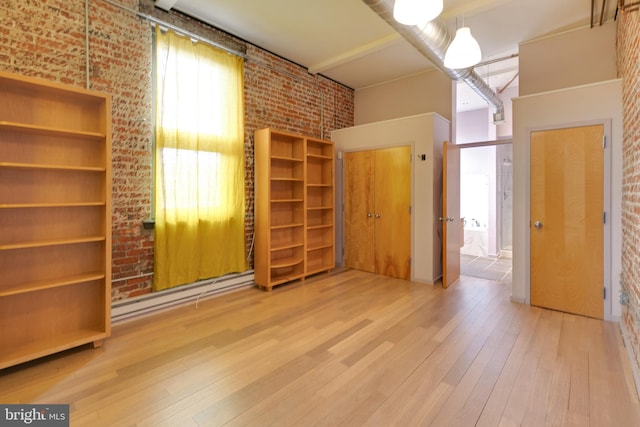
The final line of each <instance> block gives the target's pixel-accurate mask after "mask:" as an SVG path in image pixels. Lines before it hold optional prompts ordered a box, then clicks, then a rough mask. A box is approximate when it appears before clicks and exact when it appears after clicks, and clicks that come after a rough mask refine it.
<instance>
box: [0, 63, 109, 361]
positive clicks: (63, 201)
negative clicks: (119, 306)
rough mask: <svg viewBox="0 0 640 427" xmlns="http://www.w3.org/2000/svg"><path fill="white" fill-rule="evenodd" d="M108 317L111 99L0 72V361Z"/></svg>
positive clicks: (72, 337)
mask: <svg viewBox="0 0 640 427" xmlns="http://www.w3.org/2000/svg"><path fill="white" fill-rule="evenodd" d="M110 322H111V99H110V97H109V95H106V94H102V93H97V92H93V91H89V90H83V89H78V88H71V87H68V86H64V85H61V84H56V83H51V82H45V81H41V80H37V79H33V78H27V77H22V76H17V75H13V74H9V73H0V369H2V368H5V367H8V366H12V365H16V364H19V363H22V362H26V361H28V360H32V359H35V358H38V357H42V356H45V355H48V354H52V353H55V352H59V351H62V350H66V349H69V348H72V347H76V346H80V345H83V344H87V343H93V345H94V346H100V345H101V343H102V340H103V339H104V338H105V337H107V336H109V335H110V329H111V327H110Z"/></svg>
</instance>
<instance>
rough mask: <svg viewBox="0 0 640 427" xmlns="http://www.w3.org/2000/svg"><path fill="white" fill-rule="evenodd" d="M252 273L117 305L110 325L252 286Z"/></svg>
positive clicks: (225, 277) (197, 283)
mask: <svg viewBox="0 0 640 427" xmlns="http://www.w3.org/2000/svg"><path fill="white" fill-rule="evenodd" d="M254 285H255V282H254V275H253V270H250V271H246V272H244V273H238V274H229V275H226V276H222V277H218V278H216V279H209V280H201V281H198V282H195V283H192V284H190V285H183V286H178V287H176V288H173V289H168V290H165V291H162V292H157V293H151V294H147V295H144V296H141V297H139V298H132V299H127V300H124V301H117V302H115V303H113V304H112V306H111V323H112V324H116V323H122V322H125V321H127V320H133V319H135V318H139V317H141V316H145V315H149V314H152V313H155V312H158V311H161V310H166V309H168V308H172V307H176V306H179V305H184V304H188V303H191V302H196V301H198V300H202V299H207V298H211V297H213V296H215V295H218V294H220V293H223V292H229V291H232V290H236V289H239V288H243V287H249V286H254Z"/></svg>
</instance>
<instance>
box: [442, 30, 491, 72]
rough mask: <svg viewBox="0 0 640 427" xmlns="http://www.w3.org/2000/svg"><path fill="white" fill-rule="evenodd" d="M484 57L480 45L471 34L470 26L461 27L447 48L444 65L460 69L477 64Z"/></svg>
mask: <svg viewBox="0 0 640 427" xmlns="http://www.w3.org/2000/svg"><path fill="white" fill-rule="evenodd" d="M481 59H482V51H481V50H480V45H479V44H478V42H477V41H476V39H474V38H473V36H472V35H471V29H470V28H469V27H461V28H458V31H456V36H455V38H454V39H453V41H452V42H451V44H450V45H449V47H448V48H447V52H446V53H445V55H444V66H445V67H447V68H449V69H452V70H460V69H463V68H469V67H473V66H474V65H476V64H477V63H478V62H480V60H481Z"/></svg>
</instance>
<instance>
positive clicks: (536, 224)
mask: <svg viewBox="0 0 640 427" xmlns="http://www.w3.org/2000/svg"><path fill="white" fill-rule="evenodd" d="M533 226H534V227H535V228H537V229H538V230H540V229H541V228H542V223H541V222H540V221H536V222H534V223H533Z"/></svg>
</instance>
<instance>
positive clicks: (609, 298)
mask: <svg viewBox="0 0 640 427" xmlns="http://www.w3.org/2000/svg"><path fill="white" fill-rule="evenodd" d="M593 125H602V126H603V127H604V136H605V138H606V141H607V146H606V149H605V150H604V165H603V174H604V176H603V180H602V181H603V185H604V188H603V194H604V200H603V206H604V211H605V212H606V222H605V224H604V230H603V260H602V261H603V276H604V277H603V278H602V279H603V285H604V288H605V289H606V299H604V300H603V304H604V320H611V313H612V302H613V298H614V295H612V283H611V280H610V279H611V268H612V260H611V256H612V251H611V227H612V223H613V215H612V205H611V194H612V189H611V185H612V178H611V172H612V171H611V167H612V166H611V160H612V155H611V152H612V149H611V146H612V135H611V129H612V123H611V120H610V119H603V120H587V121H579V122H566V123H556V124H553V125H548V126H535V127H528V128H526V138H525V146H524V150H525V153H527V161H526V162H525V168H526V171H525V181H526V182H525V194H524V202H525V212H526V218H525V221H524V223H525V225H526V227H524V228H525V233H524V236H525V242H524V243H525V244H524V249H525V254H524V270H525V275H524V276H525V303H526V304H527V305H531V226H530V224H531V161H530V158H529V153H530V152H531V133H533V132H539V131H547V130H559V129H566V128H575V127H584V126H593ZM514 249H515V245H514Z"/></svg>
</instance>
